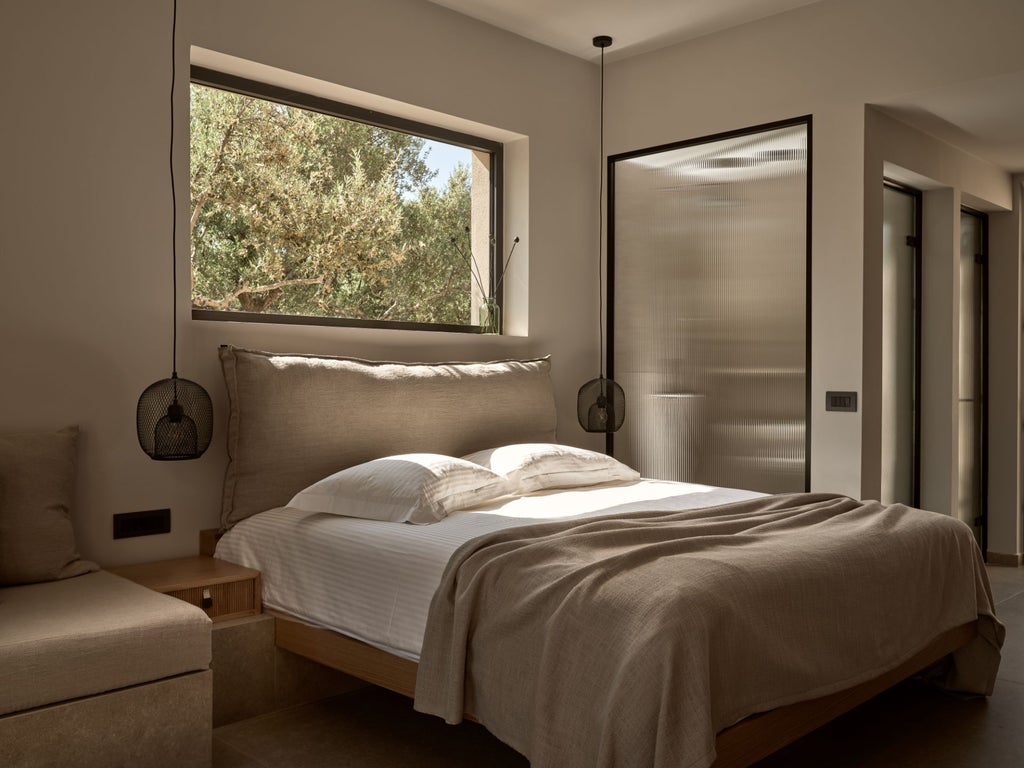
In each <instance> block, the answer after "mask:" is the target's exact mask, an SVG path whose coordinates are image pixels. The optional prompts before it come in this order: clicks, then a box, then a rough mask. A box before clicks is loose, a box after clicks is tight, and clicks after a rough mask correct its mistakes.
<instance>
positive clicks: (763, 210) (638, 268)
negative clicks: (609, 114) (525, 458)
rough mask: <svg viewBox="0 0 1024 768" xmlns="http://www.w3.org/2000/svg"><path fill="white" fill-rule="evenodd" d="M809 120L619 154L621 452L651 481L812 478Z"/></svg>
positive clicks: (613, 341)
mask: <svg viewBox="0 0 1024 768" xmlns="http://www.w3.org/2000/svg"><path fill="white" fill-rule="evenodd" d="M810 138H811V121H810V118H806V117H805V118H799V119H796V120H792V121H786V122H783V123H773V124H771V125H765V126H757V127H754V128H750V129H745V130H742V131H737V132H732V133H728V134H718V135H715V136H710V137H705V138H703V139H695V140H693V141H686V142H681V143H677V144H672V145H666V146H660V147H654V148H652V149H646V150H640V151H637V152H631V153H627V154H624V155H616V156H613V157H611V158H609V175H608V177H609V206H610V208H611V215H610V216H609V232H608V242H609V276H610V279H609V326H610V328H611V332H610V334H609V350H608V360H609V370H610V371H614V374H613V375H614V378H615V379H616V380H617V381H618V382H619V383H620V384H622V386H623V388H624V389H625V391H626V393H627V397H626V409H627V410H626V419H625V423H624V425H623V428H622V429H621V430H620V431H619V432H618V433H617V434H616V435H615V438H614V442H611V441H610V443H611V444H610V446H609V447H610V449H611V450H612V451H613V452H614V455H615V456H617V457H618V458H620V459H621V460H622V461H624V462H626V463H627V464H629V465H630V466H633V467H635V468H636V469H637V470H639V471H640V473H641V474H642V475H643V476H645V477H651V478H658V479H664V480H681V481H686V482H693V483H704V484H708V485H717V486H728V487H734V488H748V489H752V490H758V491H764V492H766V493H785V492H792V491H802V490H806V489H807V487H808V485H809V479H810V469H809V450H808V439H809V438H808V435H809V430H808V418H809V416H808V414H809V408H808V402H809V400H808V394H809V376H808V370H809V361H808V356H809V350H810V341H809V337H810V313H809V307H810V301H809V284H810V259H809V250H810V249H809V243H810V233H809V228H810V199H811V198H810V178H811V174H810V167H809V166H810V152H809V147H810Z"/></svg>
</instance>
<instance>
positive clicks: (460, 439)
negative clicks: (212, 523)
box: [220, 346, 555, 528]
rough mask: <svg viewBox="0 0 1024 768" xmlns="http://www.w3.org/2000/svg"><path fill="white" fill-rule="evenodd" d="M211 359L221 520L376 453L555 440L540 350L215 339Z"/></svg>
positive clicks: (227, 521) (455, 451)
mask: <svg viewBox="0 0 1024 768" xmlns="http://www.w3.org/2000/svg"><path fill="white" fill-rule="evenodd" d="M220 360H221V366H222V368H223V370H224V382H225V384H226V386H227V391H228V400H229V405H230V413H229V418H228V439H227V443H228V445H227V447H228V468H227V473H226V476H225V478H224V498H223V504H222V507H221V526H222V527H223V528H229V527H231V526H232V525H234V524H235V523H237V522H238V521H239V520H243V519H245V518H246V517H249V516H250V515H254V514H256V513H257V512H262V511H263V510H265V509H270V508H272V507H279V506H282V505H284V504H287V503H288V501H289V499H291V497H292V496H294V495H295V494H296V493H298V492H299V491H301V490H302V489H303V488H305V487H307V486H309V485H311V484H312V483H315V482H316V481H317V480H320V479H322V478H324V477H326V476H327V475H330V474H332V473H334V472H337V471H339V470H341V469H345V468H346V467H351V466H354V465H356V464H361V463H362V462H364V461H370V460H371V459H376V458H380V457H382V456H390V455H394V454H399V453H442V454H447V455H450V456H462V455H465V454H467V453H471V452H473V451H479V450H482V449H484V448H490V447H494V446H496V445H503V444H508V443H529V442H551V441H553V440H554V439H555V400H554V395H553V393H552V389H551V375H550V371H551V361H550V359H549V358H546V357H545V358H538V359H535V360H499V361H495V362H487V363H397V362H380V361H370V360H359V359H356V358H347V357H327V356H322V355H299V354H275V353H271V352H258V351H253V350H247V349H239V348H237V347H231V346H223V347H221V348H220Z"/></svg>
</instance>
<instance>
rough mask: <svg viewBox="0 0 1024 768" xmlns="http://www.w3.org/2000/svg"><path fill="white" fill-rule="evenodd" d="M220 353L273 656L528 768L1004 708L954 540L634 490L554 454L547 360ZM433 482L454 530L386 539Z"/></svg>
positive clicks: (402, 527)
mask: <svg viewBox="0 0 1024 768" xmlns="http://www.w3.org/2000/svg"><path fill="white" fill-rule="evenodd" d="M220 354H221V361H222V366H223V369H224V374H225V381H226V384H227V388H228V393H229V399H230V405H231V412H230V418H229V426H228V452H229V458H230V461H229V467H228V472H227V476H226V478H225V486H224V487H225V491H224V503H223V510H222V526H223V530H224V534H223V536H222V537H221V538H220V541H219V543H218V545H217V553H216V554H217V556H218V557H222V558H224V559H227V560H231V561H234V562H239V563H241V564H243V565H248V566H250V567H256V568H259V569H260V570H261V571H262V574H263V584H264V596H263V600H264V605H265V606H266V607H267V608H268V609H269V610H270V611H271V612H273V613H275V614H276V616H277V619H276V621H277V644H278V645H279V646H281V647H283V648H286V649H288V650H291V651H293V652H296V653H299V654H300V655H303V656H306V657H308V658H311V659H313V660H316V661H318V662H320V663H324V664H326V665H328V666H331V667H333V668H336V669H339V670H341V671H344V672H348V673H350V674H354V675H356V676H357V677H360V678H362V679H365V680H367V681H368V682H371V683H374V684H377V685H381V686H383V687H386V688H389V689H391V690H395V691H398V692H399V693H402V694H405V695H408V696H410V697H413V698H414V705H415V707H416V708H417V709H420V710H421V711H425V712H430V713H432V714H436V715H439V716H441V717H444V718H445V719H446V720H447V721H449V722H458V721H459V720H460V719H461V718H462V717H464V716H468V717H472V718H474V719H477V720H479V721H480V722H482V723H483V725H485V726H486V727H487V728H488V729H489V730H491V731H492V732H493V733H494V734H495V735H496V736H498V738H500V739H502V740H503V741H505V742H506V743H509V744H510V745H512V746H513V747H514V748H516V749H517V750H519V751H520V752H522V753H523V754H525V755H526V756H527V757H528V758H530V760H531V762H532V763H533V764H534V765H537V766H545V765H559V766H563V765H564V766H572V765H580V766H583V765H609V766H610V765H665V766H668V765H692V766H697V767H699V768H704V767H705V766H710V765H714V766H718V767H719V768H721V767H723V766H744V765H750V764H751V763H753V762H756V761H757V760H758V759H760V758H761V757H764V756H765V755H767V754H770V753H771V752H773V751H775V750H777V749H779V748H780V747H782V746H784V745H785V744H787V743H789V742H790V741H793V740H794V739H796V738H798V737H799V736H801V735H803V734H804V733H807V732H809V731H810V730H812V729H814V728H816V727H817V726H819V725H821V724H823V723H825V722H827V721H828V720H830V719H832V718H833V717H835V716H836V715H838V714H840V713H842V712H844V711H846V710H848V709H850V708H852V707H854V706H856V705H857V704H859V703H861V702H863V701H865V700H866V699H867V698H870V697H871V696H873V695H874V694H875V693H877V692H879V691H881V690H884V689H885V688H887V687H889V686H890V685H892V684H894V683H895V682H898V681H899V680H902V679H904V678H906V677H908V676H910V675H912V674H915V673H918V672H920V671H922V670H924V669H926V668H927V669H928V670H929V675H930V676H931V677H932V678H933V679H935V680H936V681H937V682H938V683H940V684H943V685H945V686H947V687H950V688H953V689H957V690H966V691H971V692H976V693H982V694H987V693H990V692H991V689H992V685H993V682H994V679H995V673H996V669H997V667H998V661H999V647H1000V645H1001V642H1002V627H1001V625H1000V624H999V623H998V621H997V620H996V619H995V616H994V614H993V611H992V601H991V594H990V592H989V589H988V583H987V579H986V577H985V571H984V567H983V564H982V562H981V556H980V553H979V552H978V551H977V547H976V546H975V545H974V542H973V538H972V537H971V535H970V531H969V530H967V529H966V527H965V526H962V525H961V524H960V523H958V522H957V521H954V520H951V519H950V518H947V517H944V516H940V515H934V514H932V513H925V512H921V511H919V510H911V509H908V508H905V507H899V508H893V507H890V508H885V507H882V506H881V505H878V504H876V503H872V502H858V501H854V500H852V499H846V498H844V497H839V496H833V495H829V494H796V495H792V496H788V497H766V496H763V495H762V494H757V493H754V492H751V491H743V490H739V489H725V488H712V487H707V486H697V485H691V484H684V483H667V482H660V481H652V480H645V479H640V478H639V477H637V476H636V474H635V473H633V472H632V470H629V468H626V467H622V466H621V465H618V463H617V462H614V460H612V459H610V457H605V456H603V455H601V454H592V453H591V452H587V451H582V450H580V449H575V448H571V447H567V446H560V445H559V444H558V443H557V442H556V440H555V433H554V432H555V430H554V427H555V410H554V400H553V396H552V391H551V382H550V361H549V360H547V359H546V358H542V359H536V360H515V361H497V362H491V363H448V364H409V363H387V362H371V361H361V360H354V359H348V358H331V357H318V356H308V355H280V354H272V353H266V352H258V351H251V350H241V349H237V348H233V347H223V348H222V349H221V352H220ZM494 449H497V450H494ZM409 455H416V456H424V455H426V456H429V457H431V458H428V459H423V460H420V459H417V460H416V461H409V460H407V459H404V458H402V457H407V456H409ZM438 457H440V458H438ZM417 462H420V463H419V464H417ZM424 462H426V464H427V465H429V466H428V467H427V468H428V469H429V472H427V473H426V475H425V476H427V477H430V478H437V477H444V478H445V481H444V483H442V485H443V486H444V488H445V489H447V490H445V491H444V492H445V493H449V494H450V499H451V500H452V501H451V503H450V504H448V506H449V507H450V508H446V509H438V508H436V507H437V505H435V504H434V501H435V500H436V499H433V497H432V499H431V501H430V504H421V503H420V502H419V501H417V502H416V504H415V505H414V507H415V508H413V507H408V505H404V506H403V505H399V506H400V507H401V509H399V511H398V512H395V511H394V510H395V509H398V507H395V505H394V504H392V505H391V506H390V507H389V506H388V504H386V503H385V504H384V505H383V506H384V507H386V508H387V510H386V511H385V512H379V509H378V508H380V507H381V503H380V502H381V499H382V498H387V499H392V500H397V499H400V498H404V496H403V494H404V493H405V492H406V490H408V489H407V488H406V487H405V486H402V485H401V483H400V482H398V481H395V480H393V479H391V478H392V477H393V476H394V477H398V478H400V479H401V480H402V482H405V480H404V479H405V478H406V477H407V476H410V477H411V476H413V475H415V476H416V477H420V476H421V475H422V474H423V466H421V465H422V464H423V463H424ZM431 462H433V463H431ZM503 462H504V463H503ZM466 464H469V465H470V466H469V467H467V466H466ZM410 466H411V467H412V470H410ZM438 467H442V469H441V470H438ZM478 467H479V468H480V469H481V470H486V471H487V472H488V473H490V474H493V475H494V476H495V477H497V478H499V479H498V480H495V481H493V483H494V485H493V486H492V485H491V482H492V481H491V480H490V477H489V475H488V476H487V477H484V475H483V474H482V472H479V471H478V469H477V468H478ZM382 469H383V470H384V471H382ZM417 473H419V474H417ZM460 473H463V474H465V475H466V478H465V479H464V481H463V480H462V479H460V480H459V481H458V482H462V483H463V485H464V487H462V486H459V488H458V489H456V485H457V484H458V483H457V482H456V481H454V480H451V478H452V477H459V478H461V477H462V475H461V474H460ZM353 478H354V479H353ZM566 478H569V479H568V480H567V479H566ZM417 482H419V481H417ZM430 482H431V483H434V482H435V481H434V480H431V481H430ZM396 483H397V485H396ZM431 487H433V486H431ZM485 487H486V492H484V491H483V490H481V489H483V488H485ZM470 488H472V492H470V491H469V490H468V489H470ZM339 489H341V490H340V491H339ZM396 489H397V490H396ZM453 489H454V490H453ZM423 493H424V491H423V487H422V486H417V487H416V488H415V493H412V495H413V496H416V494H419V495H420V496H422V495H423ZM431 493H433V492H431ZM460 493H462V494H466V493H468V494H469V495H461V496H460V495H459V494H460ZM474 494H475V495H474ZM446 498H449V497H446ZM339 499H340V500H341V501H339ZM446 503H448V502H446ZM403 504H404V502H403ZM332 505H333V506H332ZM363 505H366V506H367V508H368V509H369V510H370V511H369V512H368V513H367V515H368V517H352V516H350V513H352V514H360V515H362V514H363V513H362V511H361V510H362V506H363ZM441 506H442V507H443V506H444V504H442V505H441ZM407 507H408V508H409V509H413V511H412V512H405V511H402V510H405V509H406V508H407ZM356 509H359V510H360V511H358V512H354V511H353V510H356ZM339 513H341V514H339ZM417 515H421V516H423V517H422V518H417ZM418 523H419V524H418ZM423 523H426V524H423Z"/></svg>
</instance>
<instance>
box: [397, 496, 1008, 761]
mask: <svg viewBox="0 0 1024 768" xmlns="http://www.w3.org/2000/svg"><path fill="white" fill-rule="evenodd" d="M974 621H977V622H978V634H977V636H976V637H975V638H974V640H973V641H972V642H971V643H969V644H968V645H967V646H965V647H964V648H963V649H961V650H960V651H957V652H956V653H954V654H953V664H952V665H951V667H950V670H949V671H948V673H947V675H946V677H945V679H944V681H943V682H944V683H945V684H946V685H947V686H948V687H951V688H953V689H955V690H963V691H967V692H973V693H984V694H989V693H991V691H992V686H993V684H994V682H995V678H996V673H997V671H998V668H999V658H1000V654H999V649H1000V647H1001V645H1002V642H1003V639H1004V634H1005V630H1004V628H1003V626H1002V624H1000V623H999V621H998V620H997V619H996V617H995V615H994V613H993V606H992V595H991V591H990V589H989V584H988V580H987V577H986V573H985V568H984V562H983V560H982V557H981V552H980V551H979V550H978V546H977V544H976V543H975V541H974V535H973V533H972V532H971V530H970V529H969V528H968V527H967V526H966V525H964V524H963V523H961V522H960V521H958V520H954V519H952V518H950V517H946V516H945V515H940V514H936V513H934V512H925V511H922V510H917V509H913V508H910V507H906V506H903V505H899V504H897V505H892V506H890V507H885V506H883V505H881V504H879V503H878V502H871V501H867V502H861V501H855V500H853V499H849V498H846V497H842V496H834V495H830V494H789V495H781V496H768V497H763V498H755V499H752V500H749V501H740V502H736V503H733V504H728V505H725V506H720V507H712V508H708V509H698V510H691V511H685V512H674V513H664V512H655V513H651V512H640V513H634V514H629V515H624V516H619V517H616V518H603V519H597V520H587V521H570V522H561V521H560V522H557V523H544V524H540V525H536V526H534V527H533V528H532V529H531V528H528V527H521V528H516V529H506V530H503V531H499V532H497V533H493V534H489V535H486V536H481V537H479V538H477V539H474V540H472V541H470V542H468V543H467V544H465V545H463V546H462V547H461V548H460V549H459V550H458V551H456V552H455V554H454V555H453V556H452V558H451V560H450V561H449V564H448V567H447V569H446V571H445V574H444V576H443V578H442V581H441V585H440V586H439V587H438V590H437V592H436V593H435V596H434V599H433V601H432V604H431V607H430V615H429V618H428V622H427V629H426V634H425V636H424V639H423V649H422V652H421V658H420V665H419V669H418V673H417V676H416V699H415V708H416V709H417V710H419V711H421V712H428V713H431V714H436V715H440V716H441V717H443V718H445V720H447V721H448V722H450V723H456V722H459V721H461V720H462V718H463V713H465V712H471V713H472V714H473V715H474V716H475V717H476V719H477V720H478V721H479V722H480V723H481V724H483V725H484V726H485V727H486V728H487V729H488V730H489V731H491V732H492V733H493V734H494V735H495V736H497V737H498V738H499V739H501V740H502V741H504V742H505V743H507V744H509V745H511V746H512V747H513V748H515V749H516V750H518V751H519V752H521V753H522V754H524V755H525V756H526V757H527V758H528V759H529V760H530V764H531V765H532V766H534V767H535V768H630V767H632V766H635V767H636V768H641V767H643V768H678V766H687V768H708V766H710V765H711V764H712V763H713V762H714V760H715V756H716V755H715V734H716V733H718V732H719V731H721V730H722V729H724V728H726V727H728V726H730V725H732V724H734V723H736V722H738V721H739V720H741V719H743V718H744V717H747V716H748V715H751V714H753V713H756V712H763V711H767V710H770V709H774V708H776V707H780V706H784V705H786V704H791V703H794V702H797V701H804V700H808V699H814V698H817V697H820V696H825V695H827V694H830V693H833V692H836V691H840V690H845V689H848V688H851V687H853V686H855V685H857V684H858V683H861V682H864V681H866V680H870V679H873V678H876V677H878V676H879V675H881V674H883V673H885V672H887V671H888V670H890V669H893V668H895V667H897V666H899V665H900V664H901V663H903V662H905V661H906V660H908V659H910V658H912V657H913V656H914V655H915V654H917V653H918V652H919V651H921V650H922V649H923V648H925V647H926V646H927V645H928V643H929V642H930V641H932V640H933V639H934V638H935V637H937V636H938V635H939V634H941V633H943V632H946V631H947V630H950V629H953V628H955V627H959V626H961V625H963V624H966V623H968V622H974Z"/></svg>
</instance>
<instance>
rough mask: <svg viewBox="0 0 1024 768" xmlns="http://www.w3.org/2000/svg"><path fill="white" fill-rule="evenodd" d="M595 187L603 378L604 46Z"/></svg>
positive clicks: (599, 319) (598, 319)
mask: <svg viewBox="0 0 1024 768" xmlns="http://www.w3.org/2000/svg"><path fill="white" fill-rule="evenodd" d="M598 161H599V162H598V169H597V176H598V185H597V338H598V360H599V361H600V368H599V370H598V378H601V379H603V378H604V276H603V275H602V269H603V265H604V46H601V154H600V157H599V158H598Z"/></svg>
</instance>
